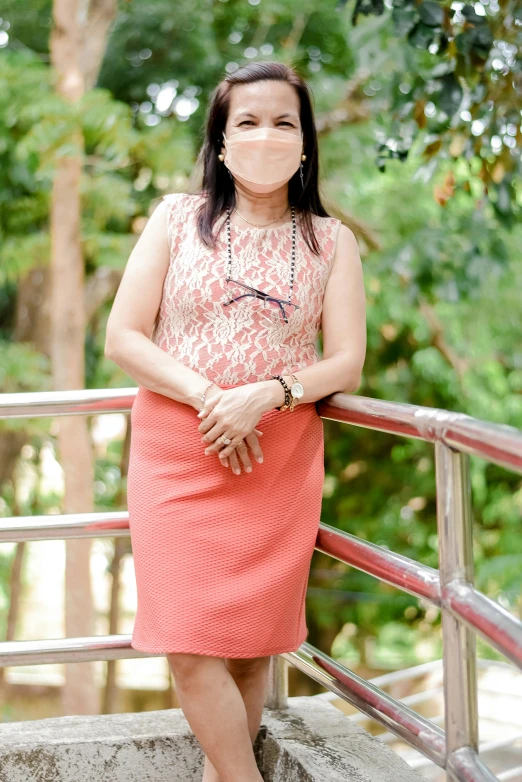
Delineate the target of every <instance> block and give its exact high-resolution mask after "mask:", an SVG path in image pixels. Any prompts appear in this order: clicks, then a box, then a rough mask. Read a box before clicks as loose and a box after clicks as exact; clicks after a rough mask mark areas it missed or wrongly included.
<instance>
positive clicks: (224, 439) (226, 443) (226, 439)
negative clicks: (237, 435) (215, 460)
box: [219, 435, 232, 445]
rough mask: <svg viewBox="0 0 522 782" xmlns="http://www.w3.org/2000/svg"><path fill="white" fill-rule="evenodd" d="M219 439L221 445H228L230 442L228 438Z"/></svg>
mask: <svg viewBox="0 0 522 782" xmlns="http://www.w3.org/2000/svg"><path fill="white" fill-rule="evenodd" d="M219 439H220V440H221V442H222V443H223V445H230V443H231V442H232V440H231V439H230V437H225V436H224V435H221V437H220V438H219Z"/></svg>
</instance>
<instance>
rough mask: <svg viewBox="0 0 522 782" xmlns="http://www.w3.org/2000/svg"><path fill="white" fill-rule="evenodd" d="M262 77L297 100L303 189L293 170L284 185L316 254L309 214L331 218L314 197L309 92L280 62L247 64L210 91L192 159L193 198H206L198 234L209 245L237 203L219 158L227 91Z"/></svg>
mask: <svg viewBox="0 0 522 782" xmlns="http://www.w3.org/2000/svg"><path fill="white" fill-rule="evenodd" d="M264 79H273V80H277V81H287V82H288V83H289V84H291V85H292V87H294V89H295V90H296V91H297V94H298V96H299V102H300V120H301V127H302V130H303V136H304V153H305V154H306V160H305V161H304V162H303V181H304V187H301V179H300V176H299V171H296V173H295V174H294V175H293V176H292V178H291V179H290V180H289V182H288V200H289V201H290V203H292V204H294V206H295V211H296V218H297V219H298V220H299V223H300V226H301V230H302V231H303V236H304V238H305V240H306V242H307V244H308V246H309V247H310V249H311V250H312V252H313V253H315V254H316V255H319V254H320V248H319V244H318V242H317V238H316V236H315V233H314V230H313V222H312V214H315V215H319V216H320V217H330V216H331V215H330V214H329V213H328V212H327V211H326V209H325V207H324V206H323V204H322V202H321V198H320V195H319V157H318V148H317V133H316V129H315V123H314V116H313V109H312V98H311V93H310V90H309V87H308V85H307V84H306V82H305V81H304V80H303V79H302V78H301V77H300V76H299V74H298V73H297V72H296V71H295V70H294V69H293V68H290V67H289V66H287V65H284V64H283V63H279V62H264V61H253V62H249V63H247V64H246V65H244V66H242V67H241V68H238V70H237V71H235V72H234V73H233V74H231V75H230V76H226V77H225V78H224V79H223V80H222V81H221V82H220V83H219V84H218V85H217V87H216V88H215V89H214V91H213V92H212V95H211V97H210V100H209V104H208V109H207V116H206V121H205V128H204V140H203V144H202V147H201V149H200V152H199V154H198V157H197V160H196V177H198V179H199V185H198V184H197V182H196V183H194V184H193V188H192V193H193V194H199V195H203V194H204V195H205V196H206V198H205V200H204V202H203V203H202V204H201V206H200V207H199V209H198V212H197V218H196V220H197V229H198V233H199V235H200V238H201V240H202V241H203V242H204V243H205V244H206V245H207V246H208V247H214V246H215V241H216V237H215V236H214V234H213V227H214V224H215V222H216V220H218V219H219V218H220V217H221V215H222V214H224V213H225V210H226V207H227V206H228V207H230V210H232V209H233V208H234V206H235V204H236V192H235V187H234V182H233V180H232V178H231V176H230V174H229V172H228V169H227V168H226V166H225V165H224V164H223V163H222V162H221V161H220V160H219V159H218V154H219V152H220V151H221V145H222V139H223V131H224V129H225V126H226V122H227V118H228V112H229V107H230V91H231V89H232V88H233V86H234V85H235V84H251V83H252V82H256V81H262V80H264Z"/></svg>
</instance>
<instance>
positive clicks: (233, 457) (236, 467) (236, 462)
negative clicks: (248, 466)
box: [224, 450, 241, 475]
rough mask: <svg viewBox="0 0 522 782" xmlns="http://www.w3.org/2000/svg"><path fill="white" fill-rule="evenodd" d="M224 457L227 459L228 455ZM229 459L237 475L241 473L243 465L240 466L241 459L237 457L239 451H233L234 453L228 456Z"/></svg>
mask: <svg viewBox="0 0 522 782" xmlns="http://www.w3.org/2000/svg"><path fill="white" fill-rule="evenodd" d="M224 458H225V459H226V458H227V457H226V456H225V457H224ZM228 460H229V462H230V467H231V469H232V472H234V473H235V474H236V475H239V473H240V472H241V467H240V466H239V460H238V458H237V453H236V451H235V450H234V451H232V453H231V454H230V456H229V457H228Z"/></svg>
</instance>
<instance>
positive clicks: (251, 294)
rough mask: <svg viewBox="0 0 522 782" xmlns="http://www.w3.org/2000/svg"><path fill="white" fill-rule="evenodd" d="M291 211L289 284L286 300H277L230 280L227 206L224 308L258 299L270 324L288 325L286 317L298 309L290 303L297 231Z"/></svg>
mask: <svg viewBox="0 0 522 782" xmlns="http://www.w3.org/2000/svg"><path fill="white" fill-rule="evenodd" d="M290 208H291V210H292V257H291V262H290V283H289V291H288V298H287V299H286V300H285V299H279V298H277V297H276V296H272V295H271V294H270V293H265V292H264V291H262V290H259V289H258V288H254V287H252V286H251V285H247V284H246V283H243V282H241V281H240V280H234V279H232V277H231V276H230V275H231V271H232V244H231V241H230V208H229V207H228V206H227V245H228V264H227V274H226V278H225V279H226V283H227V294H228V298H227V299H226V300H225V301H223V302H222V304H223V306H224V307H227V306H228V305H229V304H233V303H234V302H241V301H245V300H246V301H248V300H252V299H254V300H255V299H260V300H261V301H263V303H264V305H265V310H266V311H265V314H267V315H268V317H269V320H271V321H272V322H273V321H274V320H277V319H278V318H282V319H283V320H284V322H285V323H288V315H291V314H292V313H293V312H295V310H297V309H299V306H298V305H297V304H295V303H294V302H292V301H291V296H292V291H293V288H294V272H295V237H296V231H297V224H296V220H295V207H294V205H293V204H291V205H290Z"/></svg>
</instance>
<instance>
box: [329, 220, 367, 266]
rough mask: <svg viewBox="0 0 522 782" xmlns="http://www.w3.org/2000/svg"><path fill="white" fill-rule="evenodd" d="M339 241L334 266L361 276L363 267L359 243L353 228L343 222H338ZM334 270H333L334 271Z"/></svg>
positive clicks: (336, 245) (336, 246)
mask: <svg viewBox="0 0 522 782" xmlns="http://www.w3.org/2000/svg"><path fill="white" fill-rule="evenodd" d="M336 222H337V223H338V225H337V227H336V233H337V241H336V244H335V253H334V258H333V264H332V266H333V267H334V268H335V269H339V268H341V269H344V270H347V271H349V273H352V274H356V275H359V274H360V271H361V267H362V261H361V255H360V251H359V243H358V241H357V237H356V236H355V234H354V232H353V231H352V229H351V228H349V227H348V226H347V225H345V224H344V223H343V222H342V221H341V220H336ZM332 270H333V269H332Z"/></svg>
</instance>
